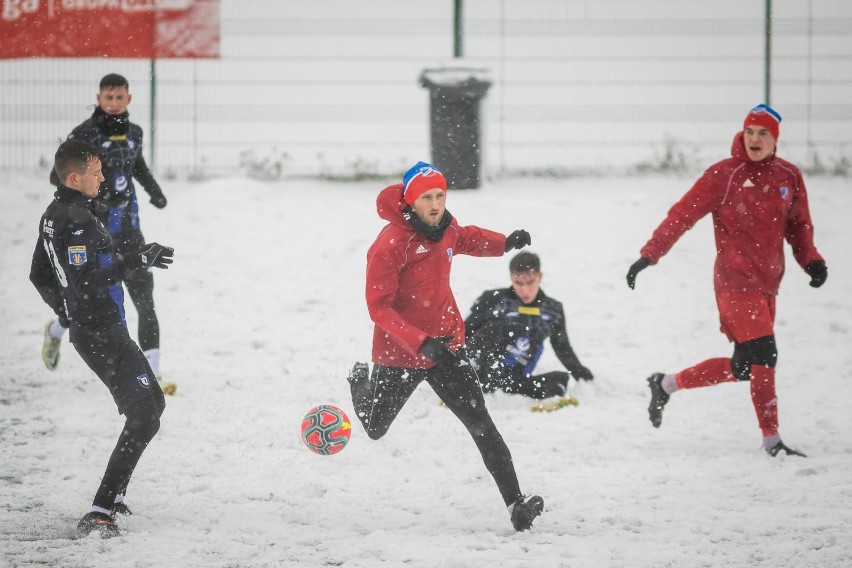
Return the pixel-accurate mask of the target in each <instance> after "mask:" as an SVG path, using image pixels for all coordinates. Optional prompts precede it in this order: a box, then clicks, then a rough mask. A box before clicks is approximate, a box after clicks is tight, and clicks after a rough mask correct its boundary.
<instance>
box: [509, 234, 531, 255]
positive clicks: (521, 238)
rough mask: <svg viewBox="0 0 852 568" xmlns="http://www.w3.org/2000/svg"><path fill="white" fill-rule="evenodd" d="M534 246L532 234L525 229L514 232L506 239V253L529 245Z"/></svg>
mask: <svg viewBox="0 0 852 568" xmlns="http://www.w3.org/2000/svg"><path fill="white" fill-rule="evenodd" d="M531 244H532V239H531V238H530V234H529V233H528V232H526V231H525V230H523V229H518V230H517V231H514V232H513V233H512V234H511V235H509V236H508V237H506V250H505V252H509V251H510V250H512V249H519V248H524V247H525V246H527V245H531Z"/></svg>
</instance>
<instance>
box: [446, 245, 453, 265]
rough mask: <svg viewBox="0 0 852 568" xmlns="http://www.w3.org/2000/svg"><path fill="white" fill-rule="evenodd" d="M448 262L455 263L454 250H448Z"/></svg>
mask: <svg viewBox="0 0 852 568" xmlns="http://www.w3.org/2000/svg"><path fill="white" fill-rule="evenodd" d="M447 260H449V261H450V262H451V263H452V262H453V249H451V248H448V249H447Z"/></svg>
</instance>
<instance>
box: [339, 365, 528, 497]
mask: <svg viewBox="0 0 852 568" xmlns="http://www.w3.org/2000/svg"><path fill="white" fill-rule="evenodd" d="M423 381H426V382H427V383H428V384H429V386H431V387H432V389H433V390H434V391H435V393H436V394H437V395H438V396H439V397H440V398H441V400H442V401H444V404H446V405H447V408H449V409H450V410H451V411H452V413H453V414H455V416H456V418H458V419H459V420H460V421H461V422H462V424H464V426H465V428H467V431H468V432H469V433H470V435H471V436H472V437H473V441H474V442H475V443H476V447H477V448H478V449H479V453H480V454H481V455H482V460H483V461H484V462H485V467H486V468H487V469H488V471H489V473H491V475H492V477H493V478H494V481H495V482H496V483H497V487H498V489H499V490H500V494H501V495H502V497H503V501H504V502H505V503H506V505H507V506H508V505H510V504H512V503H514V502H515V501H517V500H518V498H520V497H521V490H520V487H519V485H518V477H517V475H516V474H515V466H514V464H513V463H512V455H511V453H510V452H509V448H508V447H507V446H506V442H504V441H503V437H502V436H501V435H500V432H498V431H497V427H496V426H495V425H494V422H493V421H492V420H491V415H490V414H489V413H488V409H487V408H486V407H485V400H484V398H483V396H482V389H481V388H480V385H479V380H478V378H477V375H476V371H474V369H473V367H471V366H470V365H468V364H464V365H463V366H461V367H432V368H430V369H407V368H402V367H387V366H385V365H375V366H374V367H373V373H372V376H371V377H370V379H369V380H360V381H355V382H353V383H352V403H353V405H354V407H355V414H357V415H358V419H359V420H360V421H361V424H362V425H363V426H364V430H366V432H367V435H368V436H369V437H370V438H372V439H374V440H378V439H379V438H381V437H382V436H384V435H385V433H386V432H387V431H388V429H389V428H390V425H391V423H392V422H393V421H394V419H395V418H396V416H397V415H398V414H399V411H400V410H402V407H403V406H404V405H405V403H406V401H408V399H409V397H410V396H411V395H412V393H413V392H414V389H415V388H417V386H418V385H419V384H420V383H421V382H423Z"/></svg>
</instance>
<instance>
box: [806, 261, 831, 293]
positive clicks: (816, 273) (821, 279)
mask: <svg viewBox="0 0 852 568" xmlns="http://www.w3.org/2000/svg"><path fill="white" fill-rule="evenodd" d="M805 272H807V273H808V276H810V277H811V286H813V287H814V288H819V287H820V286H822V285H823V284H825V281H826V280H827V279H828V267H827V266H826V265H825V263H824V262H823V261H821V260H812V261H810V262H809V263H808V265H807V266H805Z"/></svg>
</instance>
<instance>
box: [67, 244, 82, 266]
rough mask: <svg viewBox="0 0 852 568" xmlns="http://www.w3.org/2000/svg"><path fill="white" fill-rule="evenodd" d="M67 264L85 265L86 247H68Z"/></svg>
mask: <svg viewBox="0 0 852 568" xmlns="http://www.w3.org/2000/svg"><path fill="white" fill-rule="evenodd" d="M68 264H70V265H71V266H82V265H84V264H86V246H85V245H83V246H75V247H68Z"/></svg>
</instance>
